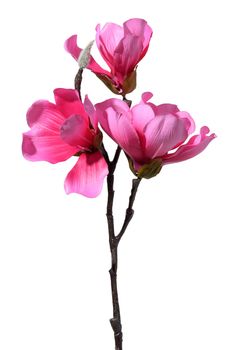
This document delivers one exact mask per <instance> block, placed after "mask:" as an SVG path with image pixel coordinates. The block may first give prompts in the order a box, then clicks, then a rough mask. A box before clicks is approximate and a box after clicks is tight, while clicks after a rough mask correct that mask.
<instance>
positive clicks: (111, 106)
mask: <svg viewBox="0 0 236 350" xmlns="http://www.w3.org/2000/svg"><path fill="white" fill-rule="evenodd" d="M95 109H96V117H97V119H98V122H99V123H100V125H101V126H102V128H103V130H104V131H105V132H106V133H107V134H108V135H109V136H110V137H111V138H113V139H114V137H113V135H112V132H111V130H110V127H109V123H108V115H111V114H112V118H117V116H118V115H119V114H122V113H130V109H129V107H128V105H127V103H125V102H124V101H121V100H118V99H117V98H110V99H108V100H106V101H103V102H101V103H97V104H96V105H95ZM110 118H111V117H110Z"/></svg>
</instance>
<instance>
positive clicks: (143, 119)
mask: <svg viewBox="0 0 236 350" xmlns="http://www.w3.org/2000/svg"><path fill="white" fill-rule="evenodd" d="M131 111H132V123H133V125H134V127H135V129H136V130H137V131H138V132H139V134H140V135H141V134H143V130H144V128H145V126H146V125H147V124H148V123H149V122H150V121H151V120H152V119H154V118H155V113H154V111H153V108H152V107H151V106H150V105H149V104H146V103H145V104H144V103H140V104H138V105H135V106H134V107H133V108H132V109H131Z"/></svg>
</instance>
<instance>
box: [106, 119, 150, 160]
mask: <svg viewBox="0 0 236 350" xmlns="http://www.w3.org/2000/svg"><path fill="white" fill-rule="evenodd" d="M108 123H109V127H110V130H111V132H112V135H113V137H114V139H115V141H116V142H117V143H118V144H119V145H120V147H121V148H122V149H123V150H124V151H125V152H126V153H127V154H128V155H129V156H130V157H131V158H132V159H134V160H136V161H140V162H142V161H143V160H144V152H143V147H142V143H141V141H140V138H139V135H138V133H137V132H136V130H135V128H134V127H133V125H132V124H131V120H130V117H129V115H125V114H123V115H120V116H119V117H118V119H114V118H112V115H111V114H108Z"/></svg>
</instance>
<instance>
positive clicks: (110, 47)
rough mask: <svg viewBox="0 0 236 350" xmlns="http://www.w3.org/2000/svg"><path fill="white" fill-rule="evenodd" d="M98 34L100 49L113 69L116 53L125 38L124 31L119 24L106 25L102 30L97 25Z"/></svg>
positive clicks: (97, 40)
mask: <svg viewBox="0 0 236 350" xmlns="http://www.w3.org/2000/svg"><path fill="white" fill-rule="evenodd" d="M96 32H97V33H96V43H97V46H98V49H99V51H100V53H101V55H102V57H103V58H104V60H105V61H106V63H107V64H108V66H109V67H110V68H113V60H114V57H113V56H114V51H115V49H116V47H117V46H118V44H119V42H120V40H121V39H122V38H123V36H124V29H123V28H122V27H121V26H119V25H117V24H114V23H106V24H105V26H104V27H103V28H102V29H101V27H100V25H97V27H96Z"/></svg>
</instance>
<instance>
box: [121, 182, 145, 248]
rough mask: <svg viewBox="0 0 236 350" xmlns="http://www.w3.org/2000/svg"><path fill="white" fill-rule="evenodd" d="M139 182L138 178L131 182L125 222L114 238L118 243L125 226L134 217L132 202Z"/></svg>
mask: <svg viewBox="0 0 236 350" xmlns="http://www.w3.org/2000/svg"><path fill="white" fill-rule="evenodd" d="M140 182H141V179H140V178H137V179H133V181H132V189H131V193H130V197H129V205H128V208H127V209H126V215H125V220H124V223H123V226H122V228H121V230H120V233H119V234H118V235H117V236H116V240H117V241H118V243H119V241H120V240H121V238H122V236H123V234H124V233H125V231H126V229H127V226H128V225H129V223H130V221H131V219H132V217H133V215H134V210H133V204H134V200H135V197H136V194H137V191H138V187H139V184H140Z"/></svg>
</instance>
